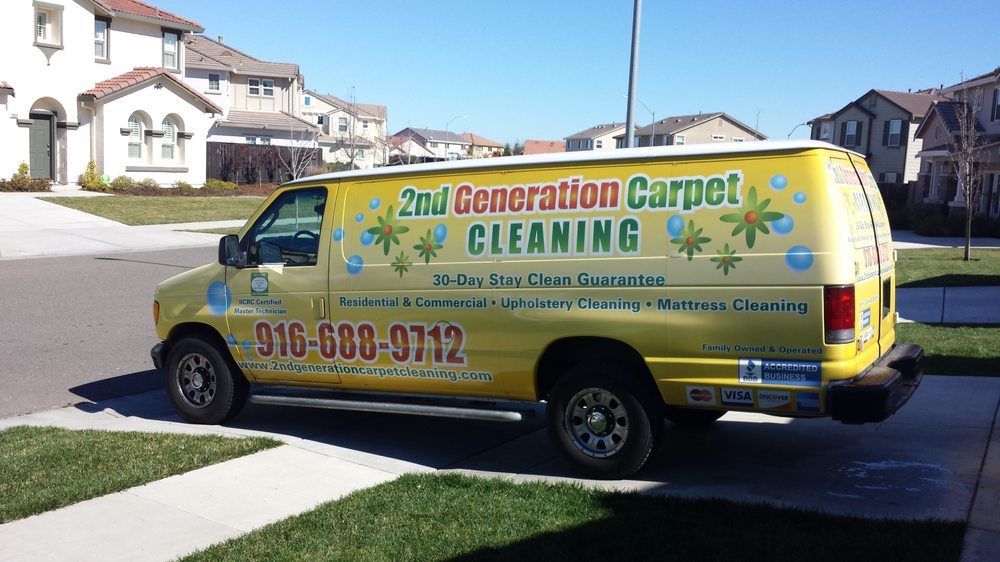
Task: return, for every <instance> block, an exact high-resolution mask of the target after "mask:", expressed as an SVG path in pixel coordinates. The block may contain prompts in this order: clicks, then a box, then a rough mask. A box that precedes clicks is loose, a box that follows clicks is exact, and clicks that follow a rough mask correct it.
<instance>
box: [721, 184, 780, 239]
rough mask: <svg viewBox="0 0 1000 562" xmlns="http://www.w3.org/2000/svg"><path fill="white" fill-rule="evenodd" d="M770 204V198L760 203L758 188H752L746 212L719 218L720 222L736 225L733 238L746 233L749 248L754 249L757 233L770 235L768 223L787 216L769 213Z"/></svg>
mask: <svg viewBox="0 0 1000 562" xmlns="http://www.w3.org/2000/svg"><path fill="white" fill-rule="evenodd" d="M770 204H771V199H770V198H768V199H764V200H763V201H761V202H759V203H758V202H757V188H756V187H751V188H750V192H749V193H748V194H747V204H746V206H745V207H743V209H744V211H743V212H742V213H728V214H725V215H722V216H721V217H719V220H721V221H722V222H732V223H736V227H735V228H733V236H736V235H737V234H739V233H741V232H744V233H746V238H747V248H753V245H754V242H756V241H757V231H758V230H759V231H760V232H761V234H770V233H771V229H769V228H768V227H767V224H766V223H769V222H771V221H776V220H778V219H780V218H781V217H783V216H785V214H784V213H778V212H775V211H768V210H767V206H768V205H770Z"/></svg>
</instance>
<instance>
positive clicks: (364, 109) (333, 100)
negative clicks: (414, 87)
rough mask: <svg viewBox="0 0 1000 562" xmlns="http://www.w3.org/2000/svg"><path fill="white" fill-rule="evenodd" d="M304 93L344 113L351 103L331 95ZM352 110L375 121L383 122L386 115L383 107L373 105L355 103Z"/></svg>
mask: <svg viewBox="0 0 1000 562" xmlns="http://www.w3.org/2000/svg"><path fill="white" fill-rule="evenodd" d="M306 93H307V94H309V95H311V96H313V97H314V98H317V99H320V100H323V101H325V102H326V103H328V104H330V105H332V106H334V107H339V108H341V109H343V110H344V111H348V112H350V108H351V103H350V102H347V101H344V100H342V99H340V98H338V97H337V96H335V95H333V94H321V93H319V92H314V91H312V90H306ZM354 108H355V109H356V110H357V111H355V112H354V113H359V114H360V113H364V114H366V115H368V116H369V117H375V118H376V119H383V120H384V119H385V117H386V114H387V113H388V112H387V110H386V107H385V106H384V105H376V104H373V103H355V104H354Z"/></svg>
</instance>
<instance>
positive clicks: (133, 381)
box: [69, 369, 163, 406]
mask: <svg viewBox="0 0 1000 562" xmlns="http://www.w3.org/2000/svg"><path fill="white" fill-rule="evenodd" d="M162 387H163V375H161V374H160V373H159V372H158V371H155V370H152V369H150V370H148V371H139V372H136V373H129V374H127V375H121V376H118V377H111V378H108V379H103V380H99V381H93V382H88V383H86V384H81V385H79V386H74V387H73V388H70V389H69V391H70V392H72V393H73V394H76V395H77V396H79V397H81V398H85V399H87V400H90V401H91V402H99V401H102V400H109V399H111V398H120V397H122V396H129V395H132V394H139V393H141V392H149V391H150V390H156V389H158V388H162ZM79 406H86V404H80V405H79Z"/></svg>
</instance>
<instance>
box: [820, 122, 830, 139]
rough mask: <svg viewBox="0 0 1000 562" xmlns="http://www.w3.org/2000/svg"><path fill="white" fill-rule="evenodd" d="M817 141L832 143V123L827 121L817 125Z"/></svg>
mask: <svg viewBox="0 0 1000 562" xmlns="http://www.w3.org/2000/svg"><path fill="white" fill-rule="evenodd" d="M819 140H821V141H826V142H832V141H833V123H831V122H829V121H824V122H823V123H820V125H819Z"/></svg>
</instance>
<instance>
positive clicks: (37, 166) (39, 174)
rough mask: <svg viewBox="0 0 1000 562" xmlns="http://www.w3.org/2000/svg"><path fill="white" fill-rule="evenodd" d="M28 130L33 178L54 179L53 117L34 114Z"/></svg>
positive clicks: (29, 161) (29, 163)
mask: <svg viewBox="0 0 1000 562" xmlns="http://www.w3.org/2000/svg"><path fill="white" fill-rule="evenodd" d="M28 117H29V118H30V119H31V128H30V129H29V130H28V156H29V160H28V165H29V166H30V168H31V177H32V178H47V179H52V116H51V115H45V114H44V113H32V114H30V115H28Z"/></svg>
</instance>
